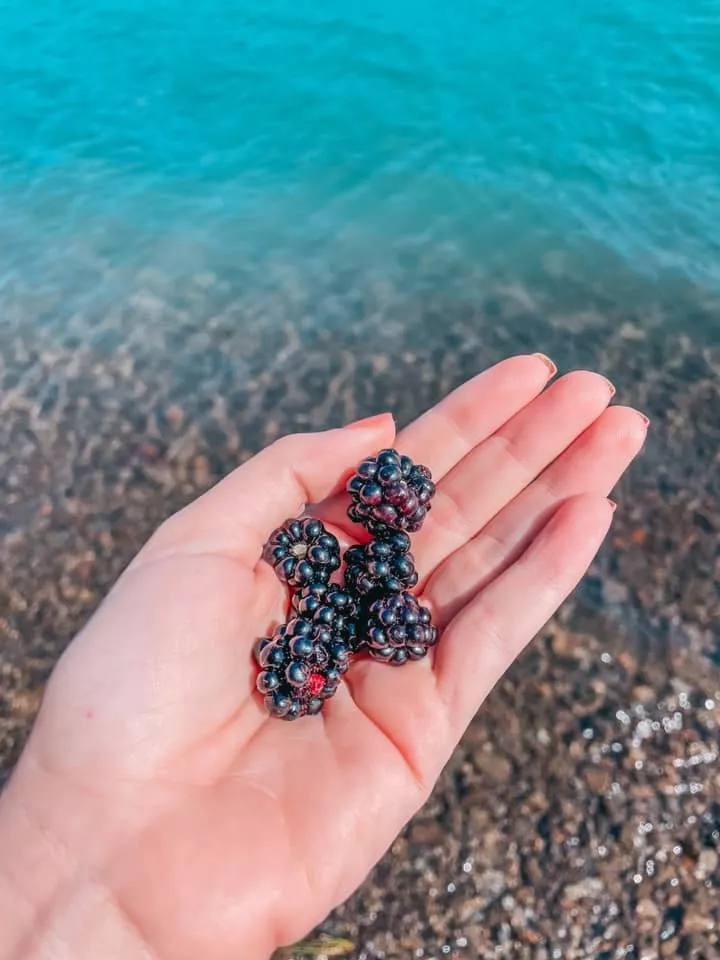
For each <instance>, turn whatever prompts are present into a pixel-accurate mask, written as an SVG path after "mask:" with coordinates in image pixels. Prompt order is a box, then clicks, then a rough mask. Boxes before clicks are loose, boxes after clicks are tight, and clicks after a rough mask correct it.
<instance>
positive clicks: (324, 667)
mask: <svg viewBox="0 0 720 960" xmlns="http://www.w3.org/2000/svg"><path fill="white" fill-rule="evenodd" d="M322 586H324V584H323V585H322ZM255 659H256V661H257V663H258V665H259V666H260V668H261V669H260V673H259V674H258V676H257V679H256V686H257V689H258V690H259V691H260V693H262V694H263V695H264V697H265V707H266V708H267V711H268V713H269V714H270V715H271V716H273V717H281V718H282V719H284V720H296V719H297V718H298V717H304V716H305V715H306V714H314V713H319V711H320V710H321V709H322V705H323V703H324V701H325V700H328V699H329V698H330V697H331V696H332V695H333V694H334V693H335V691H336V690H337V688H338V686H339V684H340V678H341V677H342V676H343V674H344V673H346V671H347V669H348V666H349V665H350V643H349V639H348V640H346V639H342V638H341V637H340V636H339V634H338V633H337V632H336V631H335V630H333V629H332V628H330V627H328V626H326V625H324V624H322V623H321V622H317V623H315V622H313V621H312V620H310V619H308V618H307V617H302V616H298V617H294V618H293V619H292V620H290V622H289V623H284V624H283V625H282V626H281V627H278V629H277V630H276V631H275V633H274V634H273V636H272V637H270V638H268V637H264V638H262V639H261V640H258V642H257V643H256V645H255Z"/></svg>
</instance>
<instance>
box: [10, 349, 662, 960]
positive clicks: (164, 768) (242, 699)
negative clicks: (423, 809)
mask: <svg viewBox="0 0 720 960" xmlns="http://www.w3.org/2000/svg"><path fill="white" fill-rule="evenodd" d="M549 374H550V370H549V368H548V365H547V363H546V362H545V361H544V360H543V358H540V357H537V356H521V357H515V358H513V359H510V360H507V361H505V362H503V363H501V364H499V365H497V366H495V367H493V368H491V369H490V370H488V371H486V372H485V373H483V374H481V375H480V376H478V377H476V378H475V379H474V380H472V381H470V382H469V383H467V384H465V385H464V386H462V387H460V388H459V389H458V390H456V391H455V392H454V393H453V394H451V395H450V396H449V397H447V398H446V399H445V400H444V401H443V402H442V403H440V404H439V405H438V406H437V407H435V408H434V409H432V410H431V411H429V412H428V413H427V414H425V415H424V416H423V417H421V418H420V419H419V420H417V421H415V422H414V423H413V424H411V425H410V426H409V427H407V428H406V429H405V430H404V431H403V432H402V433H401V434H400V435H399V436H398V437H397V439H396V438H395V435H394V425H393V421H392V418H391V417H390V416H389V415H386V416H381V417H376V418H373V419H372V420H370V421H362V422H361V423H359V424H356V425H353V426H351V427H347V428H345V429H343V430H336V431H329V432H327V433H322V434H313V435H298V436H293V437H288V438H285V439H284V440H281V441H279V442H278V443H276V444H274V445H273V446H272V447H269V448H268V449H266V450H265V451H263V452H262V453H260V454H259V455H258V456H257V457H255V458H254V459H253V460H251V461H249V462H248V463H247V464H245V465H244V466H243V467H241V468H239V469H238V470H236V471H235V472H234V473H233V474H231V475H230V476H229V477H227V478H226V479H225V480H224V481H222V482H221V483H219V484H218V485H217V486H216V487H214V488H213V489H212V490H210V491H209V492H208V493H206V494H205V495H204V496H202V497H201V498H200V499H199V500H197V501H196V502H194V503H193V504H191V505H190V506H188V507H187V508H185V509H184V510H183V511H181V512H180V513H179V514H177V515H175V516H174V517H172V518H170V519H169V520H168V521H166V523H165V524H164V525H163V526H162V527H161V528H160V529H159V530H158V532H157V533H156V534H155V535H154V536H153V537H152V539H151V540H150V541H149V543H148V544H147V545H146V546H145V547H144V548H143V549H142V551H141V552H140V554H139V555H138V556H137V557H136V558H135V560H134V561H133V562H132V563H131V565H130V566H129V568H128V569H127V570H126V571H125V573H124V574H123V576H122V577H121V578H120V580H119V581H118V583H117V584H116V586H115V588H114V589H113V591H112V592H111V594H110V595H109V596H108V598H107V599H106V601H105V602H104V604H103V605H102V607H101V608H100V609H99V611H98V612H97V613H96V615H95V616H94V618H93V619H92V620H91V622H90V623H89V624H88V626H87V627H86V628H85V630H84V631H83V632H82V633H81V634H80V635H79V636H78V637H77V638H76V640H75V641H74V642H73V643H72V644H71V646H70V647H69V649H68V651H67V652H66V654H65V655H64V657H63V658H62V660H61V662H60V664H59V665H58V668H57V669H56V672H55V674H54V675H53V677H52V679H51V682H50V684H49V687H48V690H47V693H46V697H45V701H44V704H43V707H42V710H41V713H40V716H39V719H38V722H37V724H36V728H35V730H34V733H33V736H32V738H31V741H30V743H29V745H28V748H27V749H26V752H25V755H24V756H23V758H22V760H21V763H20V766H19V768H18V770H17V772H16V775H15V777H14V779H13V781H12V783H11V786H10V788H9V790H8V792H7V793H8V796H7V797H6V798H5V801H4V802H5V803H7V804H12V803H13V797H15V798H16V799H17V798H22V803H23V805H24V807H25V808H26V809H30V810H31V811H32V816H33V817H34V819H35V820H36V821H37V822H41V823H42V828H43V831H44V833H45V835H46V836H50V837H52V838H53V849H54V850H55V856H56V858H57V860H58V863H59V867H62V869H61V870H60V871H59V872H60V873H61V874H62V875H63V878H64V879H63V883H62V884H61V889H62V891H63V892H62V895H58V894H57V893H53V895H52V897H50V894H49V893H48V896H47V899H48V901H49V902H50V903H51V906H50V912H51V913H52V912H53V911H56V912H57V913H58V916H60V915H62V911H63V909H65V910H67V909H69V907H68V904H71V903H72V902H73V896H75V894H74V893H73V891H74V889H76V888H77V889H80V888H81V886H82V883H83V882H92V884H94V885H95V888H97V889H100V890H102V896H101V898H100V899H101V901H102V903H103V904H104V909H105V910H106V911H107V913H108V916H107V917H106V918H105V919H104V920H103V922H102V924H100V921H98V924H99V927H98V929H100V927H101V928H102V930H104V931H105V933H104V934H103V933H102V932H100V933H98V938H99V939H100V940H101V939H102V936H107V937H111V935H114V936H116V937H117V936H120V935H121V934H120V933H118V932H117V931H120V930H121V931H122V936H124V937H126V938H127V944H128V950H127V952H125V953H120V952H118V953H117V954H110V953H107V954H106V955H108V956H110V955H113V956H114V955H117V956H122V957H125V956H135V955H137V956H145V955H147V956H152V957H157V958H163V960H164V958H172V960H185V958H187V960H196V958H198V957H202V958H203V960H225V958H227V960H230V958H232V960H240V958H243V960H253V958H255V957H258V958H261V957H266V956H267V955H268V954H269V953H271V952H272V950H273V948H274V947H275V946H277V945H279V944H281V943H287V942H292V941H293V940H295V939H297V938H299V937H300V936H301V935H302V934H304V933H305V932H306V931H307V929H308V928H310V927H311V926H313V925H314V924H315V923H317V922H318V921H319V920H321V919H322V918H323V917H324V916H325V914H326V913H327V912H328V911H329V910H330V909H331V908H332V907H333V906H334V905H335V904H337V903H338V902H339V901H341V900H343V899H344V898H345V897H346V896H347V895H348V894H349V893H350V892H351V891H352V890H353V889H354V888H355V887H356V886H357V885H358V884H359V883H360V882H361V881H362V879H363V877H364V876H365V875H366V873H367V872H368V870H369V869H370V868H371V867H372V865H373V864H374V863H375V862H376V861H377V859H378V858H379V857H380V856H381V855H382V853H383V852H384V850H385V849H386V848H387V847H388V845H389V844H390V843H391V842H392V840H393V838H394V837H395V835H396V834H397V833H398V831H399V830H400V829H401V827H402V826H403V824H404V823H405V822H406V821H407V820H408V819H409V817H410V816H411V815H412V814H413V813H414V812H415V811H416V810H417V808H418V807H419V806H420V805H421V804H422V803H423V802H424V800H425V799H426V797H427V795H428V793H429V791H430V790H431V788H432V786H433V784H434V782H435V780H436V778H437V776H438V774H439V773H440V770H441V769H442V766H443V765H444V763H445V762H446V760H447V759H448V757H449V755H450V753H451V751H452V749H453V747H454V746H455V744H456V743H457V741H458V739H459V738H460V736H461V735H462V733H463V731H464V729H465V727H466V726H467V724H468V722H469V721H470V719H471V718H472V716H473V714H474V713H475V712H476V710H477V709H478V707H479V705H480V704H481V703H482V701H483V699H484V698H485V696H486V695H487V693H488V692H489V691H490V689H491V688H492V686H493V684H494V683H495V682H496V681H497V680H498V678H499V677H500V676H501V675H502V673H503V672H504V671H505V670H506V668H507V667H508V666H509V664H510V663H511V662H512V660H513V659H514V658H515V656H516V655H517V654H518V653H519V651H520V650H521V649H522V648H523V646H524V645H525V644H526V643H527V642H528V641H529V640H530V639H531V638H532V636H533V635H534V634H535V633H536V632H537V631H538V629H539V628H540V627H541V626H542V625H543V623H544V622H545V621H546V620H547V619H548V618H549V617H550V616H551V614H552V613H553V612H554V610H555V609H556V608H557V606H558V604H559V603H560V602H561V601H562V600H563V599H564V597H565V596H566V595H567V594H568V593H569V592H570V590H571V589H572V588H573V587H574V585H575V584H576V582H577V581H578V580H579V578H580V577H581V576H582V574H583V573H584V571H585V569H586V568H587V566H588V564H589V563H590V561H591V559H592V557H593V556H594V554H595V552H596V550H597V548H598V546H599V545H600V543H601V541H602V539H603V537H604V535H605V533H606V531H607V528H608V525H609V523H610V518H611V514H612V506H611V504H609V502H608V501H607V500H606V494H607V493H608V492H609V490H610V489H611V488H612V486H613V485H614V484H615V482H616V481H617V479H618V477H619V476H620V475H621V473H622V472H623V471H624V470H625V468H626V467H627V465H628V463H629V462H630V460H631V459H632V457H633V456H634V455H635V454H636V453H637V452H638V450H639V449H640V447H641V446H642V443H643V440H644V437H645V431H646V422H645V420H644V418H643V417H642V416H641V415H639V414H638V413H637V412H636V411H634V410H632V409H629V408H623V407H619V406H614V407H612V408H610V409H607V407H608V404H609V401H610V398H611V396H612V390H611V388H610V386H609V384H608V382H607V381H606V380H605V379H604V378H603V377H601V376H599V375H596V374H592V373H586V372H576V373H572V374H569V375H567V376H565V377H563V378H561V379H559V380H557V381H556V382H555V383H553V384H552V385H551V386H550V387H548V388H547V389H545V387H546V383H547V380H548V377H549ZM393 444H395V445H396V446H397V447H398V448H399V449H400V450H401V451H402V452H403V453H407V454H408V455H409V456H411V457H412V458H413V459H415V460H417V461H419V462H422V463H425V464H427V465H428V466H429V467H430V469H431V470H432V471H433V475H434V478H435V479H436V481H437V482H438V491H437V496H436V498H435V501H434V505H433V510H432V512H431V513H430V514H429V517H428V520H427V522H426V524H425V526H424V528H423V530H422V531H421V532H420V533H419V534H418V535H417V536H416V537H415V538H414V540H413V553H414V555H415V559H416V563H417V566H418V570H419V571H420V574H421V583H420V588H419V592H420V594H421V597H422V602H423V603H425V604H426V605H428V606H430V607H431V609H432V611H433V616H434V619H435V621H436V622H437V624H438V626H439V627H440V629H441V639H440V643H439V645H438V647H437V648H436V649H435V650H434V651H433V655H432V656H430V657H428V658H426V659H425V660H423V661H420V662H418V663H415V664H411V665H407V666H406V667H403V668H402V669H394V668H392V667H388V666H386V665H383V664H380V663H376V662H373V661H363V660H359V661H357V662H356V663H355V664H354V665H353V666H352V668H351V670H350V672H349V674H348V675H347V677H346V682H345V683H343V684H342V686H341V689H340V690H339V691H338V693H337V695H336V696H335V698H334V699H333V700H331V701H329V702H328V703H327V704H326V706H325V708H324V710H323V713H322V714H321V715H320V716H317V717H307V718H304V719H302V720H299V721H296V722H294V723H282V722H279V721H277V720H273V719H269V718H268V717H267V716H266V714H265V712H264V708H263V705H262V700H261V698H260V697H258V696H257V695H256V694H255V693H254V678H255V673H256V668H255V667H254V665H253V663H252V658H251V649H252V646H253V643H254V642H255V640H256V639H257V638H258V637H259V636H262V635H266V634H267V633H268V632H269V631H270V630H271V629H272V628H273V627H274V626H275V625H277V624H278V623H280V622H282V621H283V620H285V619H286V618H287V608H288V596H287V592H286V590H285V588H284V587H283V586H282V585H281V584H280V583H278V581H277V580H276V578H275V576H274V573H273V571H272V570H271V569H270V568H269V567H268V566H267V565H266V564H265V563H263V562H262V561H261V560H260V553H261V549H262V545H263V542H264V541H265V539H266V538H267V536H268V534H269V533H270V531H271V530H272V529H273V528H274V527H275V526H277V525H278V524H279V523H281V522H282V521H283V520H284V519H285V518H286V517H287V516H293V515H297V514H298V513H299V512H300V511H301V510H302V509H303V507H304V505H308V509H309V510H310V511H311V512H313V513H315V514H316V515H317V516H319V517H320V518H321V519H323V521H324V522H325V523H326V524H327V525H328V527H329V528H330V529H331V530H332V531H333V532H334V533H335V534H336V535H337V536H338V537H339V539H340V540H341V543H342V544H343V545H345V544H346V543H348V542H350V541H353V540H357V539H359V538H361V537H362V531H361V530H360V529H359V528H357V527H355V526H354V525H353V524H351V523H350V522H349V521H347V520H346V519H345V501H346V498H345V497H343V496H341V495H340V494H339V491H341V490H342V488H343V485H344V481H345V479H346V478H347V476H348V474H349V473H350V472H351V470H352V468H353V467H354V465H355V464H356V463H357V462H358V461H359V460H360V459H362V458H363V457H364V456H366V455H368V454H370V453H373V452H375V451H377V450H378V449H379V448H381V447H386V446H391V445H393ZM310 505H313V506H310ZM63 904H64V905H65V906H63ZM88 909H89V908H88ZM110 915H112V919H111V917H110ZM110 930H115V931H116V933H115V934H111V933H109V932H108V931H110ZM0 939H1V938H0ZM131 946H132V948H133V949H135V951H136V953H132V952H131ZM142 950H145V951H146V953H142V952H141V951H142ZM75 955H77V956H80V954H75ZM93 955H94V956H99V955H101V953H97V952H96V953H94V954H93ZM83 956H84V955H83Z"/></svg>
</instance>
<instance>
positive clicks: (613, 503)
mask: <svg viewBox="0 0 720 960" xmlns="http://www.w3.org/2000/svg"><path fill="white" fill-rule="evenodd" d="M607 502H608V503H609V504H610V507H611V509H612V511H613V513H614V512H615V511H616V510H617V504H616V503H615V501H614V500H611V499H610V497H608V498H607Z"/></svg>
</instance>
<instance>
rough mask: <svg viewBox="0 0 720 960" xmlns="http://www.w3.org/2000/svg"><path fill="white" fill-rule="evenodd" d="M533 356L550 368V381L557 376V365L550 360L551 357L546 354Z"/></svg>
mask: <svg viewBox="0 0 720 960" xmlns="http://www.w3.org/2000/svg"><path fill="white" fill-rule="evenodd" d="M533 356H534V357H537V358H538V360H542V362H543V363H544V364H545V366H546V367H547V368H548V370H549V371H550V373H549V375H548V379H549V378H550V377H554V376H555V374H556V373H557V367H556V366H555V364H554V363H553V362H552V360H551V359H550V357H546V356H545V354H544V353H534V354H533Z"/></svg>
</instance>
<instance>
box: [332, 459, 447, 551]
mask: <svg viewBox="0 0 720 960" xmlns="http://www.w3.org/2000/svg"><path fill="white" fill-rule="evenodd" d="M347 491H348V493H349V494H350V497H351V499H352V503H351V505H350V507H349V508H348V516H349V517H350V519H351V520H353V521H354V522H355V523H361V524H362V525H363V526H364V527H365V528H366V529H367V530H369V531H370V533H372V534H373V535H374V536H378V537H385V536H387V535H388V534H390V533H392V532H393V531H397V530H401V531H405V532H406V533H416V532H417V531H418V530H419V529H420V528H421V527H422V525H423V521H424V520H425V517H426V515H427V512H428V510H429V509H430V501H431V500H432V498H433V495H434V494H435V484H434V483H433V482H432V474H431V473H430V471H429V470H428V468H427V467H423V466H421V465H419V464H415V463H413V461H412V460H411V459H410V457H405V456H402V455H401V454H399V453H398V452H397V450H381V451H380V453H379V454H378V455H377V456H376V457H369V458H368V459H367V460H363V461H362V463H361V464H360V465H359V466H358V468H357V470H356V471H355V473H354V474H353V476H352V477H351V478H350V479H349V481H348V484H347Z"/></svg>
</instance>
